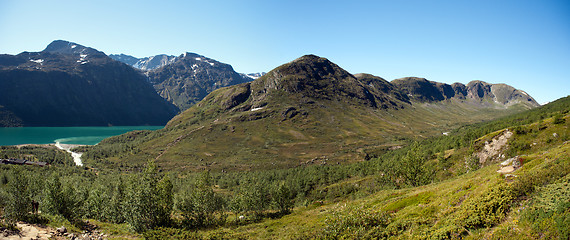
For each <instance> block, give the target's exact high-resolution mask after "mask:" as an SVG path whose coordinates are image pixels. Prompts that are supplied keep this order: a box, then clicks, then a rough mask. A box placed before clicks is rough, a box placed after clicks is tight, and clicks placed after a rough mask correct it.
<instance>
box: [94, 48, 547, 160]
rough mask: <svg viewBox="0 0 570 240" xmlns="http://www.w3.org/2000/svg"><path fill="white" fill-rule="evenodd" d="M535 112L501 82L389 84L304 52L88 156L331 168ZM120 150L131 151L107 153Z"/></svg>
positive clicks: (517, 92)
mask: <svg viewBox="0 0 570 240" xmlns="http://www.w3.org/2000/svg"><path fill="white" fill-rule="evenodd" d="M169 66H170V65H169ZM536 106H538V103H536V101H534V99H532V98H531V97H530V96H528V95H526V94H525V93H524V92H522V91H520V90H516V89H514V88H512V87H510V86H508V85H504V84H488V83H485V82H482V81H473V82H471V83H469V84H467V85H463V84H458V83H457V84H453V85H448V84H442V83H437V82H431V81H428V80H425V79H421V78H403V79H398V80H394V81H392V82H388V81H386V80H384V79H382V78H380V77H377V76H373V75H369V74H357V75H352V74H350V73H349V72H347V71H346V70H344V69H342V68H341V67H339V66H338V65H336V64H334V63H332V62H330V61H329V60H327V59H326V58H321V57H318V56H314V55H306V56H303V57H301V58H298V59H296V60H294V61H292V62H290V63H287V64H284V65H282V66H279V67H277V68H275V69H273V70H272V71H270V72H269V73H267V74H265V75H264V76H263V77H260V78H258V79H256V80H254V81H252V82H247V83H242V84H238V85H234V86H230V87H225V88H220V89H218V90H215V91H213V92H212V93H210V94H209V95H207V96H206V97H205V98H204V99H203V100H202V101H200V102H198V103H197V104H195V105H193V106H192V107H190V108H189V109H188V110H186V111H184V112H183V113H181V114H179V115H177V116H176V117H174V118H173V119H172V120H171V121H170V122H169V123H168V124H167V126H166V127H165V128H164V129H163V130H159V131H157V132H154V133H152V134H140V133H130V134H127V135H125V136H119V137H117V138H111V139H108V140H105V141H103V142H101V143H100V144H99V145H97V146H95V147H94V148H93V149H91V150H89V151H88V152H87V153H86V155H85V156H86V157H87V158H88V160H87V161H92V163H93V162H97V161H98V159H99V157H98V156H99V155H101V156H106V157H107V156H111V157H110V158H106V160H105V161H108V159H110V160H111V162H112V161H116V162H117V163H119V162H120V163H121V164H126V163H133V164H142V163H144V162H141V159H156V160H157V162H158V163H159V164H160V165H161V166H162V167H164V168H166V169H178V170H183V169H186V170H200V169H204V168H207V169H218V170H220V169H222V170H228V169H232V170H247V169H271V168H288V167H293V166H298V165H303V164H315V163H319V164H331V163H334V164H337V163H346V162H353V161H360V160H366V159H368V158H369V157H371V156H373V155H375V154H377V153H378V152H381V151H385V150H386V149H389V148H394V147H398V146H400V145H402V144H404V143H403V142H402V139H405V138H417V137H420V138H423V137H427V136H434V135H437V134H442V132H445V131H450V130H451V129H454V128H455V127H458V126H459V125H461V124H465V123H475V122H479V121H484V120H488V119H493V118H497V117H500V116H506V115H508V114H511V113H514V112H519V111H522V110H526V109H530V108H534V107H536ZM135 143H136V144H135ZM125 144H126V145H127V146H130V147H124V149H131V148H136V149H137V151H136V152H137V153H136V154H121V153H115V154H110V153H107V152H106V149H117V146H116V145H125ZM118 148H121V147H118ZM89 159H90V160H89Z"/></svg>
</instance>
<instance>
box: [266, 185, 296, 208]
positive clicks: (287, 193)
mask: <svg viewBox="0 0 570 240" xmlns="http://www.w3.org/2000/svg"><path fill="white" fill-rule="evenodd" d="M271 197H272V200H273V205H274V206H275V208H277V210H279V213H280V214H288V213H290V212H291V209H292V208H293V201H291V197H292V196H291V190H289V187H287V185H285V183H280V184H278V185H276V186H274V187H273V189H272V192H271Z"/></svg>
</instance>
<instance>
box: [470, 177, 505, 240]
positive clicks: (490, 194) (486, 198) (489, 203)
mask: <svg viewBox="0 0 570 240" xmlns="http://www.w3.org/2000/svg"><path fill="white" fill-rule="evenodd" d="M513 200H514V197H513V194H512V191H511V189H510V187H509V186H507V185H506V184H505V183H498V184H497V185H495V186H493V187H491V188H489V189H487V191H485V192H483V193H482V194H481V195H479V196H478V197H475V198H471V199H469V200H467V201H466V202H465V203H464V205H463V206H464V207H463V209H462V210H463V211H462V212H461V214H460V219H459V220H460V222H461V223H462V225H463V226H465V227H467V228H469V229H474V228H480V227H491V226H493V225H494V224H497V223H498V222H499V221H501V220H502V219H503V218H504V217H505V216H506V214H507V213H508V211H509V210H510V208H511V202H512V201H513Z"/></svg>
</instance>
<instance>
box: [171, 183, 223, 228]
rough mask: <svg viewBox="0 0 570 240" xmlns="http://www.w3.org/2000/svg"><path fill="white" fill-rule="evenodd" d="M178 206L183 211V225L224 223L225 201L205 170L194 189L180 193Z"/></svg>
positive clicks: (190, 226) (189, 226)
mask: <svg viewBox="0 0 570 240" xmlns="http://www.w3.org/2000/svg"><path fill="white" fill-rule="evenodd" d="M176 207H177V209H178V210H180V212H181V213H182V218H183V219H182V225H184V226H185V227H187V228H201V227H207V226H212V225H219V224H223V223H224V222H225V219H226V215H225V214H224V209H225V201H224V199H223V198H222V197H221V196H220V195H219V194H217V193H215V192H214V190H213V189H212V186H211V176H210V174H209V172H204V173H203V174H202V176H201V178H200V180H199V181H198V183H197V184H196V186H194V187H193V188H192V189H190V190H187V191H184V192H183V193H181V194H180V195H179V198H178V201H177V204H176Z"/></svg>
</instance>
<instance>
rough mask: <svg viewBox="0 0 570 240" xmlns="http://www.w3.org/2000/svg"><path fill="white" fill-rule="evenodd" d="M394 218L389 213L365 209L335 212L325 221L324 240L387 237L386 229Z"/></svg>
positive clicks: (322, 236) (321, 234) (322, 235)
mask: <svg viewBox="0 0 570 240" xmlns="http://www.w3.org/2000/svg"><path fill="white" fill-rule="evenodd" d="M391 220H392V217H391V215H390V214H388V213H387V212H383V211H382V212H378V211H371V210H363V209H349V210H347V212H345V213H340V212H335V213H333V214H332V215H331V216H330V217H328V218H327V219H325V228H324V229H323V230H322V232H321V233H320V236H319V238H322V239H374V238H382V237H386V232H385V231H384V229H385V228H386V226H388V224H390V222H391Z"/></svg>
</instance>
